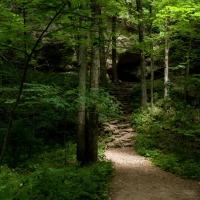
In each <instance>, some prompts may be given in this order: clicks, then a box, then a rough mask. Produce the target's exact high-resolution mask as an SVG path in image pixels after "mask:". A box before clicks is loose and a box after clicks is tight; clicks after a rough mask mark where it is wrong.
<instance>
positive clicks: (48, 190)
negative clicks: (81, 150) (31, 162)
mask: <svg viewBox="0 0 200 200" xmlns="http://www.w3.org/2000/svg"><path fill="white" fill-rule="evenodd" d="M112 176H113V167H112V164H111V163H110V162H98V163H95V164H93V165H92V166H90V167H84V168H80V167H78V166H76V165H68V166H67V167H65V168H63V169H57V168H48V169H45V170H38V171H36V172H34V173H31V174H28V175H26V176H22V175H19V174H17V173H14V172H10V170H9V169H8V168H5V169H3V171H2V173H1V174H0V180H1V182H0V199H4V200H27V199H29V200H32V199H33V200H37V199H38V200H41V199H44V200H65V199H70V200H78V199H85V200H90V199H91V200H92V199H94V200H98V199H99V200H103V199H108V189H109V187H110V180H111V178H112Z"/></svg>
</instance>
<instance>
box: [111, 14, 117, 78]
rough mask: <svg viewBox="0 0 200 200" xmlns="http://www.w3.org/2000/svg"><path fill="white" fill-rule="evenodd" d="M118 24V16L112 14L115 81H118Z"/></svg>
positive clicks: (113, 71)
mask: <svg viewBox="0 0 200 200" xmlns="http://www.w3.org/2000/svg"><path fill="white" fill-rule="evenodd" d="M116 26H117V17H116V16H114V15H113V16H112V73H113V82H118V75H117V63H116V61H117V50H116V47H117V38H116Z"/></svg>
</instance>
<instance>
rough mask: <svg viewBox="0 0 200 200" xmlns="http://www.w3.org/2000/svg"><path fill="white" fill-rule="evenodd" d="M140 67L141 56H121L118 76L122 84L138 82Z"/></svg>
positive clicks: (125, 54)
mask: <svg viewBox="0 0 200 200" xmlns="http://www.w3.org/2000/svg"><path fill="white" fill-rule="evenodd" d="M139 65H140V55H138V54H133V53H124V54H121V55H120V56H119V60H118V64H117V74H118V78H119V80H121V81H122V82H138V81H139V76H138V69H139Z"/></svg>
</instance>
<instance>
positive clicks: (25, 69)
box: [0, 2, 69, 165]
mask: <svg viewBox="0 0 200 200" xmlns="http://www.w3.org/2000/svg"><path fill="white" fill-rule="evenodd" d="M68 3H69V2H65V3H62V4H61V6H60V8H59V9H58V10H57V12H56V13H55V14H54V16H53V17H52V18H51V19H50V20H49V22H48V23H47V25H46V27H45V28H44V30H43V31H42V32H41V34H40V36H39V37H38V39H37V40H36V42H35V44H34V45H33V47H32V49H31V51H30V53H29V54H28V53H27V52H25V55H26V58H25V60H24V71H23V75H22V80H21V83H20V86H19V92H18V95H17V97H16V101H15V103H14V105H13V107H12V108H11V110H10V113H9V122H8V127H7V131H6V134H5V137H4V142H3V146H2V150H1V155H0V165H1V164H2V161H3V157H4V154H5V150H6V145H7V140H8V136H9V133H10V130H11V126H12V121H13V116H14V112H15V110H16V108H17V107H18V104H19V102H20V98H21V95H22V89H23V87H24V82H25V78H26V73H27V70H28V65H29V63H30V61H31V59H32V56H33V53H34V51H35V50H36V48H37V47H38V45H39V43H40V42H41V40H42V38H43V36H44V34H45V33H46V32H47V30H48V29H49V27H50V25H51V24H52V23H53V21H54V20H55V19H56V18H57V17H58V16H59V15H60V14H61V12H62V11H63V9H64V8H65V7H66V6H67V5H68ZM10 14H11V13H9V15H10ZM24 14H25V13H24ZM11 16H12V15H11ZM24 19H25V16H24ZM15 22H17V20H16V21H15ZM14 27H16V24H14ZM23 28H25V29H26V26H25V22H24V24H23ZM24 33H25V30H24ZM24 37H26V34H24ZM25 45H26V43H25ZM25 50H26V48H25V49H24V51H25Z"/></svg>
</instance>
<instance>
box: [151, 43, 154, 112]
mask: <svg viewBox="0 0 200 200" xmlns="http://www.w3.org/2000/svg"><path fill="white" fill-rule="evenodd" d="M153 95H154V55H153V44H151V109H153V106H154V98H153Z"/></svg>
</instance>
